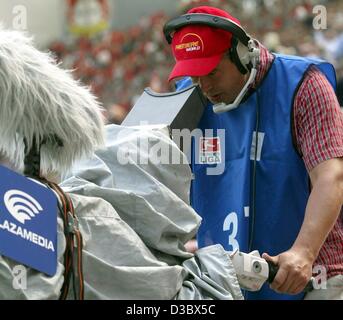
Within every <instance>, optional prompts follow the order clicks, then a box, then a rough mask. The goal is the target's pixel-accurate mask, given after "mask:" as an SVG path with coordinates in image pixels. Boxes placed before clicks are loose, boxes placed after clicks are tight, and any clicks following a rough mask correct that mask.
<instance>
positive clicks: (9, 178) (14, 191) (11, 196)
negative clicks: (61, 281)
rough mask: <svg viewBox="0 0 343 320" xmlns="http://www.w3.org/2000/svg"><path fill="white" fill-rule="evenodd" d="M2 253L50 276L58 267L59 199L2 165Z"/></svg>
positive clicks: (0, 178)
mask: <svg viewBox="0 0 343 320" xmlns="http://www.w3.org/2000/svg"><path fill="white" fill-rule="evenodd" d="M0 253H1V254H2V255H4V256H6V257H9V258H11V259H13V260H15V261H18V262H19V263H22V264H24V265H27V266H29V267H31V268H33V269H36V270H38V271H40V272H43V273H46V274H48V275H50V276H53V275H55V273H56V268H57V198H56V196H55V194H54V192H53V191H51V190H50V189H48V188H46V187H45V186H43V185H42V184H40V183H39V182H36V181H34V180H31V179H28V178H26V177H24V176H22V175H20V174H18V173H15V172H13V171H11V170H9V169H7V168H5V167H3V166H0Z"/></svg>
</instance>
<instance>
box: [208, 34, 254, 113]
mask: <svg viewBox="0 0 343 320" xmlns="http://www.w3.org/2000/svg"><path fill="white" fill-rule="evenodd" d="M253 42H254V40H252V39H251V40H249V42H248V50H249V52H248V55H249V56H250V57H249V59H250V61H251V63H252V68H251V70H250V76H249V79H248V81H247V82H246V84H245V85H244V87H243V89H242V90H241V92H240V93H239V94H238V96H237V97H236V99H235V101H234V102H232V103H230V104H226V103H224V102H220V103H217V104H214V105H213V111H214V112H215V113H222V112H226V111H231V110H234V109H236V108H237V107H238V106H239V104H240V103H241V101H242V99H243V98H244V96H245V95H246V93H247V92H248V90H249V86H250V85H251V84H252V83H253V82H254V81H255V78H256V74H257V66H258V62H259V57H260V49H258V48H256V46H255V44H254V43H253Z"/></svg>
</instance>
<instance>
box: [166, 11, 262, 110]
mask: <svg viewBox="0 0 343 320" xmlns="http://www.w3.org/2000/svg"><path fill="white" fill-rule="evenodd" d="M188 25H206V26H209V27H213V28H219V29H223V30H226V31H228V32H230V33H231V34H232V40H231V48H230V50H229V55H230V58H231V61H232V62H233V63H234V64H235V65H236V67H237V69H238V70H239V71H240V72H241V73H242V74H247V73H248V72H249V71H250V76H249V79H248V81H247V82H246V84H245V85H244V87H243V89H242V90H241V92H240V93H239V94H238V96H237V97H236V99H235V101H234V102H232V103H231V104H225V103H223V102H222V103H218V104H215V105H213V111H214V112H215V113H222V112H226V111H230V110H233V109H236V108H237V107H238V106H239V104H240V102H241V101H242V99H243V97H244V96H245V94H246V93H247V91H248V89H249V86H250V84H251V83H253V81H254V80H255V77H256V73H257V66H258V64H259V57H260V49H259V48H258V47H257V46H256V44H255V41H254V39H253V38H251V37H250V36H249V35H248V34H247V33H246V32H245V30H244V29H243V28H242V27H241V26H240V25H238V24H237V23H235V22H234V21H232V20H229V19H227V18H224V17H220V16H215V15H211V14H206V13H188V14H184V15H182V16H179V17H177V18H174V19H171V20H170V21H168V22H167V23H166V24H165V25H164V27H163V33H164V36H165V38H166V40H167V42H168V43H169V44H171V42H172V39H173V34H174V33H175V31H176V30H178V29H179V28H182V27H184V26H188Z"/></svg>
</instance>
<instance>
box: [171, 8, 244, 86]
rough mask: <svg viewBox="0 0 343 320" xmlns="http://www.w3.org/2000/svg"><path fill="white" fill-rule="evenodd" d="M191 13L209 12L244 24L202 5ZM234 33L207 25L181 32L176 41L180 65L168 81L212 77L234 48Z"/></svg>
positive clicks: (190, 27) (191, 27)
mask: <svg viewBox="0 0 343 320" xmlns="http://www.w3.org/2000/svg"><path fill="white" fill-rule="evenodd" d="M187 13H205V14H211V15H214V16H219V17H223V18H226V19H228V20H230V21H233V22H235V23H237V24H238V25H241V23H240V22H239V20H237V19H236V18H234V17H233V16H231V15H230V14H229V13H227V12H226V11H224V10H221V9H218V8H214V7H208V6H201V7H197V8H193V9H191V10H189V11H188V12H187ZM231 38H232V34H231V32H228V31H225V30H223V29H219V28H213V27H210V26H206V25H189V26H185V27H183V28H180V29H178V30H177V31H176V32H175V33H174V36H173V39H172V51H173V55H174V57H175V60H176V64H175V66H174V68H173V70H172V72H171V73H170V75H169V78H168V81H171V80H172V79H174V78H177V77H185V76H190V77H199V76H204V75H207V74H209V73H210V72H211V71H212V70H213V69H214V68H215V67H216V66H217V64H218V63H219V61H220V59H221V58H222V56H223V54H224V53H225V52H226V51H227V50H228V49H229V48H230V47H231Z"/></svg>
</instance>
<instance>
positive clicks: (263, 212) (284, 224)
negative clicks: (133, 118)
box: [178, 55, 336, 300]
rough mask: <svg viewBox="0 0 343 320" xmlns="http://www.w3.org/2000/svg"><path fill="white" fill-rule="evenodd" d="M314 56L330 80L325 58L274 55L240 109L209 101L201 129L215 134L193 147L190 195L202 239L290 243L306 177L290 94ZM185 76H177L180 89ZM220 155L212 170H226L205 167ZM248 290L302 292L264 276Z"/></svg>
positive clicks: (273, 251) (238, 245)
mask: <svg viewBox="0 0 343 320" xmlns="http://www.w3.org/2000/svg"><path fill="white" fill-rule="evenodd" d="M313 64H314V65H316V66H317V67H318V68H319V69H320V70H321V71H322V72H323V73H324V74H325V75H326V76H327V78H328V80H329V81H330V83H331V84H332V86H333V87H335V81H336V77H335V71H334V69H333V67H332V66H331V65H330V64H328V63H326V62H323V61H319V60H313V59H305V58H300V57H291V56H285V55H276V58H275V60H274V62H273V64H272V66H271V68H270V70H269V72H268V74H267V76H266V77H265V79H264V80H263V81H262V83H261V84H260V86H259V88H258V89H257V91H255V92H254V93H253V94H252V95H251V96H250V97H249V98H248V99H247V100H246V101H244V102H243V103H241V105H240V106H239V107H238V108H237V109H234V110H232V111H229V112H225V113H222V114H215V113H214V112H213V110H212V105H211V104H209V105H208V106H207V107H206V109H205V111H204V114H203V116H202V119H201V121H200V123H199V128H200V129H201V130H202V131H203V133H205V129H213V137H211V132H210V134H209V137H206V134H204V135H205V137H204V138H201V140H202V141H199V139H196V141H195V143H194V144H193V148H192V149H193V155H192V170H193V174H194V177H195V178H194V180H193V183H192V190H191V201H192V206H193V207H194V209H195V210H196V211H197V212H198V213H199V214H200V216H201V217H202V218H203V221H202V224H201V227H200V229H199V232H198V235H197V240H198V244H199V247H203V246H208V245H211V244H215V243H220V244H222V245H223V246H224V248H225V249H226V250H228V251H231V250H234V249H239V250H240V251H242V252H250V251H251V250H258V251H259V252H260V254H262V253H263V252H267V253H268V254H270V255H277V254H279V253H281V252H283V251H286V250H288V249H289V248H290V247H291V246H292V244H293V242H294V240H295V239H296V237H297V235H298V233H299V230H300V227H301V224H302V222H303V218H304V213H305V207H306V203H307V199H308V197H309V177H308V174H307V171H306V168H305V166H304V163H303V161H302V159H301V157H300V156H299V155H298V153H297V152H296V150H295V148H294V146H293V141H292V127H291V126H292V114H293V113H292V108H293V99H294V95H295V94H296V92H297V90H298V88H299V85H300V84H301V82H302V79H303V76H304V73H305V72H306V70H307V69H308V68H309V67H310V66H311V65H313ZM189 84H190V82H189V79H186V80H182V82H180V83H178V89H181V88H184V87H185V86H187V85H189ZM219 129H221V130H219ZM224 130H225V131H224ZM256 131H257V132H258V133H257V134H256V133H254V132H256ZM207 136H208V133H207ZM224 140H225V141H224ZM254 146H255V147H254ZM220 163H221V165H222V167H223V170H217V171H218V172H220V171H223V172H222V173H220V174H209V172H210V171H209V169H212V171H213V170H214V169H215V168H219V166H220ZM213 172H215V170H214V171H213ZM245 297H246V298H247V299H286V300H291V299H301V298H302V297H303V295H302V294H300V295H296V296H290V295H281V294H277V293H276V292H274V291H273V290H271V289H270V288H269V285H268V284H265V285H264V286H263V288H262V289H261V290H260V291H258V292H254V293H251V292H246V293H245Z"/></svg>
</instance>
